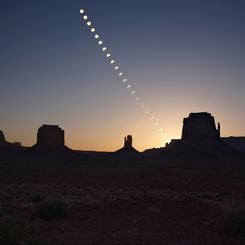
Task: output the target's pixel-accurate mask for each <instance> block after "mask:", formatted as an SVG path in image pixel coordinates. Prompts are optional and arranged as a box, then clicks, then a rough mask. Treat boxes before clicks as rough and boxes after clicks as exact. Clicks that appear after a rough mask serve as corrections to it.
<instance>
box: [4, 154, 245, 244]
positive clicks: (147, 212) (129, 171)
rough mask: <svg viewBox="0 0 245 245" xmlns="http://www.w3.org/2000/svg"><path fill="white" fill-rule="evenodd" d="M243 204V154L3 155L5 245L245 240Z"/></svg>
mask: <svg viewBox="0 0 245 245" xmlns="http://www.w3.org/2000/svg"><path fill="white" fill-rule="evenodd" d="M52 205H53V206H52ZM45 208H46V209H45ZM244 210H245V161H244V160H242V159H240V160H208V161H200V160H199V161H195V160H190V161H187V160H185V161H184V160H178V161H177V160H162V159H157V158H146V157H144V158H142V157H137V158H133V157H131V158H127V157H119V156H109V155H108V156H107V155H97V156H96V155H92V154H84V155H83V154H67V155H59V156H58V155H50V154H49V155H44V154H31V153H18V154H12V155H1V156H0V244H1V243H2V244H37V245H38V244H58V245H59V244H74V245H75V244H132V245H135V244H176V245H192V244H193V245H194V244H195V245H196V244H205V245H207V244H227V245H232V244H245V227H244V226H245V224H244V219H245V214H244ZM237 212H238V213H239V212H240V213H239V215H238V217H236V216H234V215H236V213H237ZM242 215H244V217H243V219H242ZM234 217H235V218H234ZM242 222H243V223H242Z"/></svg>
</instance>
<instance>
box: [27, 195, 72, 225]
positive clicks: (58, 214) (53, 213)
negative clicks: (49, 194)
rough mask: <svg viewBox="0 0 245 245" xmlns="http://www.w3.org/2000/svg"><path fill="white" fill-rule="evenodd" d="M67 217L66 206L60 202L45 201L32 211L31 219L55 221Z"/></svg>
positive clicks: (56, 200)
mask: <svg viewBox="0 0 245 245" xmlns="http://www.w3.org/2000/svg"><path fill="white" fill-rule="evenodd" d="M66 215H67V208H66V204H65V203H64V202H63V201H62V200H58V199H47V200H45V201H43V202H41V203H40V204H39V205H38V206H37V207H36V208H35V210H34V211H33V213H32V216H31V217H32V219H36V218H40V219H43V220H47V221H48V220H55V219H61V218H64V217H65V216H66Z"/></svg>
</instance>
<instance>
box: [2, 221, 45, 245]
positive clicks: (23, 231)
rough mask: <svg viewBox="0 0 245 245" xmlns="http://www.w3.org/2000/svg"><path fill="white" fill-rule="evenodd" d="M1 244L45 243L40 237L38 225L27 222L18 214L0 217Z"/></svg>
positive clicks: (30, 244) (26, 244) (31, 244)
mask: <svg viewBox="0 0 245 245" xmlns="http://www.w3.org/2000/svg"><path fill="white" fill-rule="evenodd" d="M0 244H4V245H19V244H25V245H44V244H46V243H45V242H44V241H42V240H41V239H40V238H39V237H38V226H37V224H36V223H35V224H34V223H26V222H24V221H23V219H21V218H20V217H18V216H3V217H1V218H0Z"/></svg>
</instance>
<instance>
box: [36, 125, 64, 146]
mask: <svg viewBox="0 0 245 245" xmlns="http://www.w3.org/2000/svg"><path fill="white" fill-rule="evenodd" d="M32 149H34V150H42V151H43V150H45V151H46V150H48V151H54V150H68V147H66V146H65V133H64V130H62V129H61V128H60V127H59V126H58V125H42V126H41V127H40V128H39V129H38V133H37V143H36V144H35V145H34V146H33V147H32Z"/></svg>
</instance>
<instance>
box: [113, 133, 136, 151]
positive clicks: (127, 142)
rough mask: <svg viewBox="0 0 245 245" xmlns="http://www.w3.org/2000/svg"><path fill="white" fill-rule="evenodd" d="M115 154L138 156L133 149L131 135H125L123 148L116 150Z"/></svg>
mask: <svg viewBox="0 0 245 245" xmlns="http://www.w3.org/2000/svg"><path fill="white" fill-rule="evenodd" d="M116 153H123V154H130V155H132V154H138V153H139V152H138V151H137V150H136V149H135V148H134V147H133V137H132V135H127V136H126V137H124V146H123V147H122V148H121V149H119V150H117V151H116Z"/></svg>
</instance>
